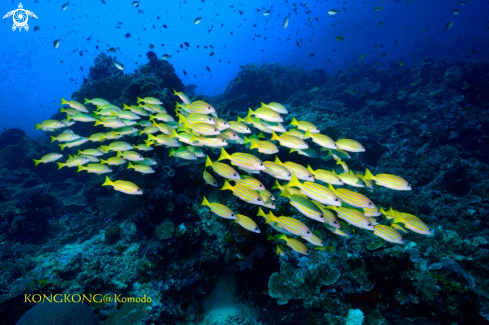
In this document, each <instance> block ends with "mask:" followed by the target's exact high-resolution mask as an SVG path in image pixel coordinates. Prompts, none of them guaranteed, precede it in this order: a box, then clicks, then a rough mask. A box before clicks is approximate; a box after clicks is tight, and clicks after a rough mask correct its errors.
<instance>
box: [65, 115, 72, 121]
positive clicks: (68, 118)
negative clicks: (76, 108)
mask: <svg viewBox="0 0 489 325" xmlns="http://www.w3.org/2000/svg"><path fill="white" fill-rule="evenodd" d="M71 119H72V117H71V116H70V115H69V114H66V120H67V121H68V122H69V121H70V120H71Z"/></svg>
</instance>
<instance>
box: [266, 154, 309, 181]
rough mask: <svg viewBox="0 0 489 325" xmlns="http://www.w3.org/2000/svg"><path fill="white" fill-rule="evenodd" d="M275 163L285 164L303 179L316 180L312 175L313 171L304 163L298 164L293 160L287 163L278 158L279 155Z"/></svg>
mask: <svg viewBox="0 0 489 325" xmlns="http://www.w3.org/2000/svg"><path fill="white" fill-rule="evenodd" d="M275 163H276V164H279V165H282V166H284V167H285V168H287V169H288V170H289V171H290V172H291V173H293V174H295V176H297V178H298V179H300V180H302V181H309V182H314V176H312V174H311V172H310V171H309V170H307V168H306V167H304V166H302V165H299V164H296V163H294V162H292V161H286V162H285V163H282V162H281V161H280V159H278V157H275ZM291 177H292V176H291Z"/></svg>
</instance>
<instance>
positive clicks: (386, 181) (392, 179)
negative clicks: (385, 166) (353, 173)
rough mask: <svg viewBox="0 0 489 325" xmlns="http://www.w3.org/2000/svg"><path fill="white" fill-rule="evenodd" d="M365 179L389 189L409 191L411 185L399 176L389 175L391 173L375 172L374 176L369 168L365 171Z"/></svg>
mask: <svg viewBox="0 0 489 325" xmlns="http://www.w3.org/2000/svg"><path fill="white" fill-rule="evenodd" d="M364 178H365V179H372V180H374V181H375V184H377V185H379V186H383V187H387V188H390V189H391V190H396V191H410V190H411V185H409V183H408V182H407V181H405V180H404V179H402V178H401V177H399V176H396V175H391V174H377V175H376V176H374V175H372V173H371V172H370V170H368V169H367V170H366V171H365V176H364Z"/></svg>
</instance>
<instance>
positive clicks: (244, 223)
mask: <svg viewBox="0 0 489 325" xmlns="http://www.w3.org/2000/svg"><path fill="white" fill-rule="evenodd" d="M234 222H236V223H237V224H238V225H240V226H241V227H243V228H245V229H247V230H249V231H252V232H255V233H257V234H259V233H260V229H259V228H258V226H257V225H256V223H255V222H254V221H253V220H251V219H250V218H248V217H247V216H245V215H242V214H237V215H236V219H234Z"/></svg>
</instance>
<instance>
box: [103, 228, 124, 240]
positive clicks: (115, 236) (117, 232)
mask: <svg viewBox="0 0 489 325" xmlns="http://www.w3.org/2000/svg"><path fill="white" fill-rule="evenodd" d="M121 230H122V229H121V228H120V227H119V226H112V227H110V228H107V229H106V230H105V240H106V241H107V242H108V243H109V244H112V243H114V242H116V241H117V240H119V238H120V237H121Z"/></svg>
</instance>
